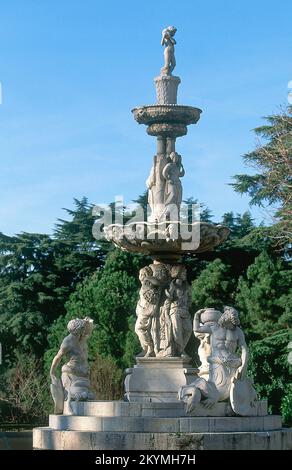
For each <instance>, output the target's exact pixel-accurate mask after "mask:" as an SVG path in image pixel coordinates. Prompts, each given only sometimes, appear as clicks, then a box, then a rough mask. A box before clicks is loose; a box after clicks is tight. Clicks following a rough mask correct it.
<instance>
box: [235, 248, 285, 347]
mask: <svg viewBox="0 0 292 470" xmlns="http://www.w3.org/2000/svg"><path fill="white" fill-rule="evenodd" d="M288 267H289V266H287V263H285V262H284V261H282V260H281V259H275V258H273V257H272V256H271V255H269V254H268V253H267V252H265V251H264V252H262V253H261V254H260V255H259V256H258V257H257V258H256V260H255V262H254V263H253V264H252V265H251V266H249V268H248V269H247V272H246V276H245V277H241V278H240V280H239V283H238V287H237V293H236V297H235V303H236V305H237V307H238V309H239V311H240V312H241V314H242V315H241V323H242V325H243V327H244V329H245V332H246V334H248V335H249V336H250V337H255V338H264V337H265V336H266V335H268V334H270V333H272V332H274V331H277V330H279V329H281V328H285V327H286V328H289V327H292V315H291V285H292V272H291V270H289V269H288Z"/></svg>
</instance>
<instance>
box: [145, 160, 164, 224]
mask: <svg viewBox="0 0 292 470" xmlns="http://www.w3.org/2000/svg"><path fill="white" fill-rule="evenodd" d="M166 164H167V159H166V156H165V155H164V154H163V155H155V156H154V162H153V166H152V168H151V171H150V175H149V177H148V179H147V180H146V186H147V188H148V204H149V206H150V208H151V216H150V217H149V219H148V220H149V221H150V222H156V221H159V220H160V218H161V214H162V213H163V211H164V199H165V184H166V181H165V178H164V177H163V175H162V171H163V168H164V167H165V165H166Z"/></svg>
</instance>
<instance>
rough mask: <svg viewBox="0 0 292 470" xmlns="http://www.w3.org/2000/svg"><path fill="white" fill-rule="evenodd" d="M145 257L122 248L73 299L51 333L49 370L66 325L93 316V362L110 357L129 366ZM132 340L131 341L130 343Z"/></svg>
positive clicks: (47, 360) (86, 282)
mask: <svg viewBox="0 0 292 470" xmlns="http://www.w3.org/2000/svg"><path fill="white" fill-rule="evenodd" d="M143 263H144V259H143V257H141V256H139V255H135V256H133V255H131V254H129V253H127V252H124V251H122V250H120V249H115V250H114V251H113V252H111V253H109V255H108V257H107V259H106V263H105V266H104V269H103V270H102V271H101V272H98V273H95V274H94V275H92V276H89V277H88V278H86V279H85V280H84V281H83V282H82V283H80V284H79V285H78V286H77V288H76V291H75V292H74V293H73V294H72V295H71V296H70V298H69V300H68V302H67V304H66V309H67V314H66V315H65V316H62V317H59V318H58V320H57V321H56V322H55V323H54V324H53V325H52V326H51V328H50V332H49V337H48V340H49V344H50V349H49V350H48V352H47V353H46V363H47V367H48V365H49V364H50V362H51V360H52V358H53V356H54V354H56V352H57V350H58V347H59V346H60V343H61V341H62V340H63V338H64V336H65V335H66V326H67V323H68V321H69V320H71V319H72V318H76V317H79V318H84V317H85V316H90V317H91V318H93V320H94V323H95V329H94V332H93V334H92V338H91V341H90V347H89V353H90V359H91V360H94V359H95V357H96V355H97V354H99V355H100V356H102V357H110V358H112V359H114V360H115V361H116V363H117V364H118V365H119V366H121V367H124V366H127V365H129V364H128V363H125V362H124V357H127V358H129V355H131V353H127V351H126V348H127V347H129V348H131V347H132V344H129V333H128V331H129V323H130V324H131V326H132V328H133V325H134V321H135V310H136V304H137V300H138V289H139V281H138V271H139V269H140V268H141V267H142V265H143ZM127 338H128V342H127Z"/></svg>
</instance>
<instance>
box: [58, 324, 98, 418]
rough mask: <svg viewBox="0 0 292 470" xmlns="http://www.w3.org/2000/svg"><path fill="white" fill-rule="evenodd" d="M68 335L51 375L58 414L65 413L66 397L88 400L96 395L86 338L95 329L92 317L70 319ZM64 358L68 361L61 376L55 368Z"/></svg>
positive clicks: (68, 398)
mask: <svg viewBox="0 0 292 470" xmlns="http://www.w3.org/2000/svg"><path fill="white" fill-rule="evenodd" d="M67 328H68V331H69V335H68V336H66V338H64V340H63V342H62V344H61V346H60V349H59V351H58V353H57V354H56V356H55V357H54V359H53V362H52V365H51V370H50V376H51V394H52V397H53V400H54V403H55V413H56V414H62V413H63V408H64V400H68V404H69V409H70V408H71V407H70V401H71V400H76V401H85V400H92V399H94V398H95V396H94V393H93V392H92V391H91V390H90V381H89V367H88V351H87V340H88V338H89V337H90V335H91V333H92V330H93V320H92V319H91V318H88V317H85V318H83V319H81V318H75V319H74V320H70V321H69V323H68V325H67ZM63 357H68V358H69V361H68V362H67V363H66V364H64V365H63V367H62V374H61V379H59V378H58V377H57V376H56V370H57V367H58V366H59V364H60V362H61V360H62V358H63Z"/></svg>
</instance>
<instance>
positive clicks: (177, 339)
mask: <svg viewBox="0 0 292 470" xmlns="http://www.w3.org/2000/svg"><path fill="white" fill-rule="evenodd" d="M171 326H172V337H173V341H174V343H175V349H176V351H175V352H176V354H177V356H180V355H181V354H182V352H183V349H184V340H183V328H182V319H181V317H180V315H179V314H175V313H174V314H172V315H171Z"/></svg>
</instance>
